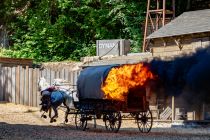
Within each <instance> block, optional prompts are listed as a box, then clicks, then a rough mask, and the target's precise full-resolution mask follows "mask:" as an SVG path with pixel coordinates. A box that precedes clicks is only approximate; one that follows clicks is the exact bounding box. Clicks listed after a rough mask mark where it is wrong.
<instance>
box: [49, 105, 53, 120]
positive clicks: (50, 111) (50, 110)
mask: <svg viewBox="0 0 210 140" xmlns="http://www.w3.org/2000/svg"><path fill="white" fill-rule="evenodd" d="M51 113H52V107H50V108H49V118H51Z"/></svg>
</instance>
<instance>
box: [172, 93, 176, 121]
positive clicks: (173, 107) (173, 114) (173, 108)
mask: <svg viewBox="0 0 210 140" xmlns="http://www.w3.org/2000/svg"><path fill="white" fill-rule="evenodd" d="M174 101H175V99H174V96H172V99H171V108H172V115H171V119H172V122H173V121H174V117H175V106H174Z"/></svg>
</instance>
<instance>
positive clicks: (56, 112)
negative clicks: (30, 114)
mask: <svg viewBox="0 0 210 140" xmlns="http://www.w3.org/2000/svg"><path fill="white" fill-rule="evenodd" d="M52 109H53V111H54V116H53V117H52V118H51V119H50V122H51V123H52V122H55V121H56V120H55V118H56V117H58V111H57V107H55V106H52Z"/></svg>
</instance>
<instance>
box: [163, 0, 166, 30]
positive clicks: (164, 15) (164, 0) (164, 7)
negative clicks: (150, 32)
mask: <svg viewBox="0 0 210 140" xmlns="http://www.w3.org/2000/svg"><path fill="white" fill-rule="evenodd" d="M165 19H166V0H163V26H165V21H166V20H165Z"/></svg>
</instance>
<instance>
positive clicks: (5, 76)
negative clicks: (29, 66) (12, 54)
mask: <svg viewBox="0 0 210 140" xmlns="http://www.w3.org/2000/svg"><path fill="white" fill-rule="evenodd" d="M3 71H4V75H3V83H4V87H3V88H4V90H3V92H4V93H3V100H4V101H7V68H6V67H3Z"/></svg>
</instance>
